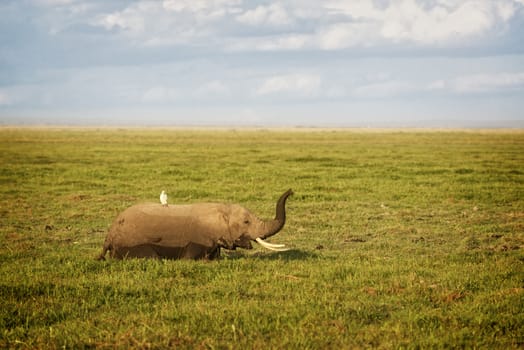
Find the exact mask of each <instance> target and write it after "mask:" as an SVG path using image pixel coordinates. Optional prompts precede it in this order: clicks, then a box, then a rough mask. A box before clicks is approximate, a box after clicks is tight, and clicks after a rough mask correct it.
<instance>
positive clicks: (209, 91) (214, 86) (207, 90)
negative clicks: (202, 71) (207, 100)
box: [196, 80, 231, 97]
mask: <svg viewBox="0 0 524 350" xmlns="http://www.w3.org/2000/svg"><path fill="white" fill-rule="evenodd" d="M196 92H197V95H199V96H203V97H210V96H215V97H216V96H218V97H227V96H229V95H230V94H231V91H230V89H229V87H228V86H227V85H226V84H225V83H224V82H222V81H220V80H212V81H208V82H206V83H204V84H203V85H201V86H200V87H199V88H198V89H197V91H196Z"/></svg>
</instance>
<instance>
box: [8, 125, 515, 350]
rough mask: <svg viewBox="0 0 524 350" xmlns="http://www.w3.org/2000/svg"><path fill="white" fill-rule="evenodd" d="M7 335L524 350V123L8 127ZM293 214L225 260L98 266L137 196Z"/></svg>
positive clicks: (62, 344)
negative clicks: (264, 241)
mask: <svg viewBox="0 0 524 350" xmlns="http://www.w3.org/2000/svg"><path fill="white" fill-rule="evenodd" d="M0 164H1V167H0V348H2V347H7V348H75V349H76V348H122V349H124V348H190V349H194V348H197V349H198V348H202V349H228V348H233V349H245V348H253V349H268V348H283V349H289V348H291V349H325V348H332V349H340V348H369V347H373V348H384V349H390V348H450V347H453V348H457V347H458V348H486V349H487V348H490V349H492V348H499V349H507V348H522V347H523V346H524V311H523V310H524V200H523V198H524V132H522V131H497V132H485V131H484V132H483V131H476V132H473V131H468V132H466V131H447V132H444V131H440V132H417V131H383V132H366V131H321V130H319V131H307V130H303V131H274V130H273V131H272V130H228V131H225V130H222V131H216V130H215V131H210V130H153V129H141V130H139V129H100V130H97V129H63V130H60V129H8V128H4V129H0ZM288 188H293V190H294V192H295V195H294V196H293V197H291V198H290V199H289V200H288V205H287V207H288V221H287V224H286V226H285V228H284V229H283V230H282V231H281V232H280V233H279V234H278V235H277V236H275V237H273V238H272V239H271V241H272V242H275V243H285V244H287V245H288V246H290V247H292V248H293V249H292V250H291V251H288V252H282V253H275V252H270V251H266V250H263V249H262V248H258V247H255V249H254V250H251V251H246V250H238V251H234V252H229V253H227V252H226V253H225V254H223V257H222V259H221V260H218V261H212V262H205V261H154V260H125V261H117V260H110V259H109V260H108V261H105V262H99V261H95V260H94V258H95V257H96V256H97V254H99V252H100V251H101V248H102V244H103V241H104V238H105V234H106V231H107V229H108V227H109V225H110V224H111V222H112V220H113V219H114V218H115V217H116V215H117V214H118V213H119V212H120V211H121V210H123V209H124V208H126V207H128V206H130V205H132V204H135V203H138V202H143V201H157V200H158V195H159V193H160V191H161V190H162V189H164V190H166V191H167V193H168V194H169V201H170V203H191V202H199V201H226V202H235V203H240V204H243V205H245V206H246V207H248V208H250V209H251V210H252V211H253V212H255V213H257V214H258V215H259V216H261V217H266V218H267V217H272V216H273V215H274V212H273V211H274V205H275V202H276V200H277V198H278V197H279V195H280V194H281V193H282V192H284V191H285V190H286V189H288Z"/></svg>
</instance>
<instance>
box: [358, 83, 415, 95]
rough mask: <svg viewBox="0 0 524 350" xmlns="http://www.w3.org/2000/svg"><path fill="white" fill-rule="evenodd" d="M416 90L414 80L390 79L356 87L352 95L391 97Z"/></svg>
mask: <svg viewBox="0 0 524 350" xmlns="http://www.w3.org/2000/svg"><path fill="white" fill-rule="evenodd" d="M415 90H416V86H415V84H414V83H412V82H408V81H402V80H389V81H383V82H377V83H371V84H366V85H362V86H359V87H356V88H355V89H353V91H352V95H353V96H354V97H359V98H389V97H396V96H400V95H405V94H408V93H411V92H413V91H415Z"/></svg>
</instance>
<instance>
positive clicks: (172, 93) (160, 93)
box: [142, 86, 180, 103]
mask: <svg viewBox="0 0 524 350" xmlns="http://www.w3.org/2000/svg"><path fill="white" fill-rule="evenodd" d="M179 95H180V93H179V92H178V91H177V90H176V89H174V88H171V87H166V86H155V87H152V88H149V89H147V90H146V91H145V92H144V93H143V94H142V101H144V102H148V103H165V102H170V101H173V100H176V99H177V98H178V97H179Z"/></svg>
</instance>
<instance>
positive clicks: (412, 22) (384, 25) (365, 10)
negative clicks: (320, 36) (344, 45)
mask: <svg viewBox="0 0 524 350" xmlns="http://www.w3.org/2000/svg"><path fill="white" fill-rule="evenodd" d="M515 4H516V2H515V1H513V0H499V1H492V0H467V1H446V0H440V1H436V2H433V3H432V4H431V5H430V4H428V3H422V2H420V1H416V0H401V1H392V2H390V3H388V5H387V6H385V7H376V6H375V5H374V3H373V2H370V1H359V0H357V1H355V2H351V3H349V2H347V1H341V0H336V1H331V2H329V3H328V8H329V9H330V10H331V11H332V12H334V13H342V14H345V15H347V16H349V17H350V18H352V19H354V20H358V23H362V22H364V23H368V24H369V25H371V26H374V27H375V28H376V31H375V33H376V34H373V31H370V30H366V31H365V32H361V34H362V35H365V37H366V38H367V39H368V40H370V41H376V40H379V39H386V40H388V41H391V42H394V43H395V42H404V41H407V42H415V43H421V44H431V43H435V42H438V43H446V42H448V41H454V40H456V39H457V38H469V37H474V36H480V35H482V34H483V33H485V32H486V31H487V30H489V29H493V28H494V27H495V26H496V25H497V24H500V23H502V24H504V23H506V22H507V21H509V20H510V19H511V18H512V17H513V16H514V15H515V13H516V6H515ZM349 23H351V22H349ZM366 29H369V28H366ZM345 32H348V30H347V29H346V30H345ZM357 35H358V34H357ZM350 37H354V35H352V36H350ZM337 46H340V45H337Z"/></svg>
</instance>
